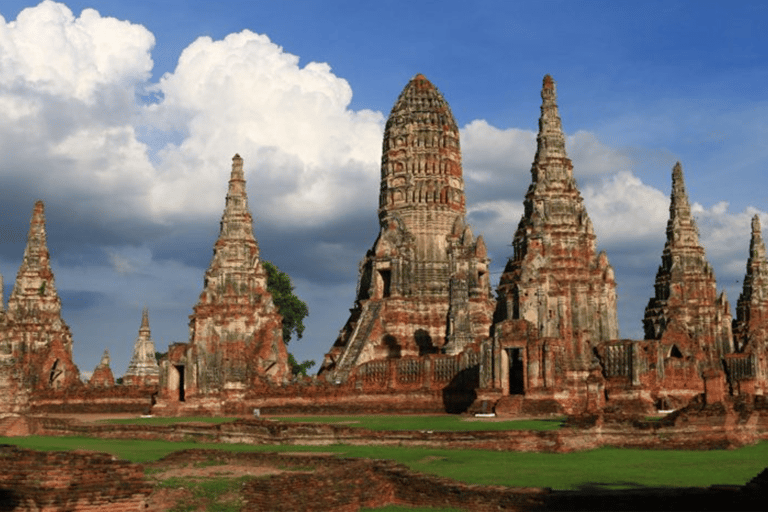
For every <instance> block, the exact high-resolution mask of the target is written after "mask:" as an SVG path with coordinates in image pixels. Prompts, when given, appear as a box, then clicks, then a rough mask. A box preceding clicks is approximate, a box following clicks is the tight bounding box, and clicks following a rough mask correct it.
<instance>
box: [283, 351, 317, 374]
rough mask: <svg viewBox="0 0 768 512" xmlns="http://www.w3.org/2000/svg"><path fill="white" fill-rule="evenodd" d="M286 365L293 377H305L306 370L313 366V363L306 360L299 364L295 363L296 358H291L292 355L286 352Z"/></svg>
mask: <svg viewBox="0 0 768 512" xmlns="http://www.w3.org/2000/svg"><path fill="white" fill-rule="evenodd" d="M288 364H289V365H291V372H292V373H293V374H294V375H303V376H305V377H306V376H307V370H309V369H310V368H312V367H313V366H315V362H314V361H312V360H311V359H307V360H306V361H302V362H301V363H300V362H298V361H296V358H295V357H293V354H291V353H290V352H288Z"/></svg>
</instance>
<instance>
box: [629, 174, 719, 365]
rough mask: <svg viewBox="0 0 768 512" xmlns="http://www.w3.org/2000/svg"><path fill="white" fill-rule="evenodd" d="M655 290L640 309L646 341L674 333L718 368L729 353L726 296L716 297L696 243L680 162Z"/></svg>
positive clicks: (712, 279)
mask: <svg viewBox="0 0 768 512" xmlns="http://www.w3.org/2000/svg"><path fill="white" fill-rule="evenodd" d="M655 289H656V294H655V296H654V297H652V298H651V299H650V301H649V302H648V306H647V307H646V308H645V319H644V320H643V327H644V328H645V338H646V339H649V340H664V339H665V337H669V334H673V333H674V334H677V335H680V336H683V337H687V338H689V341H687V342H686V345H691V347H690V349H691V350H697V351H700V352H701V355H702V356H703V357H704V359H705V360H706V362H707V363H709V364H711V365H713V366H719V364H718V363H719V361H720V359H721V358H722V357H723V356H724V355H725V354H728V353H730V352H732V351H733V335H732V331H731V314H730V306H729V305H728V299H727V298H726V296H725V292H722V293H721V294H719V295H718V293H717V283H716V281H715V272H714V270H712V266H711V265H710V264H709V262H708V261H707V259H706V256H705V255H704V248H703V247H702V246H701V244H700V243H699V230H698V228H697V227H696V221H695V220H694V218H693V215H692V214H691V206H690V203H689V202H688V194H687V193H686V191H685V181H684V178H683V167H682V166H681V165H680V163H679V162H678V163H677V164H675V167H674V168H673V169H672V195H671V201H670V206H669V221H668V222H667V242H666V243H665V244H664V252H663V253H662V255H661V265H660V266H659V271H658V272H657V274H656V284H655ZM668 333H669V334H668ZM670 348H671V347H670ZM678 349H680V350H683V349H682V348H681V347H678ZM686 349H688V347H686Z"/></svg>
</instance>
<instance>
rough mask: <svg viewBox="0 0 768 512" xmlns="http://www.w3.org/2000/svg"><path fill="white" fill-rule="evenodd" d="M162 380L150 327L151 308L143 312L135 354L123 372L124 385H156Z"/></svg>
mask: <svg viewBox="0 0 768 512" xmlns="http://www.w3.org/2000/svg"><path fill="white" fill-rule="evenodd" d="M159 382H160V366H159V365H158V364H157V359H156V357H155V343H154V342H153V341H152V332H151V331H150V329H149V310H148V309H147V308H144V309H143V310H142V312H141V327H139V335H138V337H137V338H136V342H135V343H134V344H133V356H132V357H131V362H130V363H128V370H126V372H125V374H123V385H124V386H155V385H157V384H158V383H159Z"/></svg>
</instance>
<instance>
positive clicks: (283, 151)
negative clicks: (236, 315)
mask: <svg viewBox="0 0 768 512" xmlns="http://www.w3.org/2000/svg"><path fill="white" fill-rule="evenodd" d="M24 9H28V10H26V11H24ZM84 9H86V10H85V11H84ZM22 11H23V12H22ZM0 16H2V17H3V19H2V20H0V211H1V212H2V221H0V237H2V239H0V242H2V243H0V272H2V274H3V276H4V278H5V296H6V298H7V295H8V293H9V290H10V286H11V285H12V282H13V278H14V276H15V275H16V271H17V269H18V265H19V263H20V260H21V256H22V254H23V246H24V240H25V237H26V232H27V229H28V222H29V215H30V213H31V211H32V205H33V203H34V200H35V199H38V198H39V199H43V200H44V201H45V202H46V207H47V217H48V235H49V238H48V242H49V249H50V251H51V253H52V258H53V270H54V273H55V275H56V280H57V281H56V284H57V288H58V290H59V292H60V294H61V296H62V299H63V302H64V306H63V307H64V312H63V315H64V319H65V321H67V323H68V324H69V325H70V327H71V328H72V331H73V336H74V340H75V345H74V352H75V361H76V362H77V363H78V365H79V366H80V368H81V370H82V371H85V372H88V371H90V370H92V369H93V367H95V366H96V364H97V363H98V361H99V357H100V355H101V352H102V351H103V349H104V348H109V350H110V352H111V353H112V359H113V364H112V367H113V370H114V372H115V373H116V374H117V375H120V374H122V372H124V371H125V368H126V367H127V364H128V360H129V358H130V355H131V350H132V346H133V341H134V339H135V337H136V334H137V331H138V327H139V323H140V319H141V308H142V307H143V306H144V305H147V306H148V307H149V310H150V321H151V325H152V331H153V337H154V339H155V343H156V345H157V346H158V348H159V349H164V348H165V347H166V346H167V345H168V344H169V343H171V342H175V341H185V340H186V338H187V321H188V318H187V317H188V315H189V314H190V313H191V309H192V306H193V304H194V303H195V301H196V300H197V296H198V294H199V293H200V290H201V288H202V278H203V272H204V269H205V267H206V266H207V264H208V262H209V259H210V255H211V248H212V245H213V242H214V240H215V238H216V235H217V230H218V221H219V218H220V215H221V211H222V209H223V206H224V194H225V192H226V180H227V177H228V173H229V168H230V159H231V157H232V155H233V154H234V153H235V152H238V153H240V154H241V155H242V156H243V158H244V159H245V170H246V179H247V180H248V193H249V198H250V206H251V209H252V211H253V213H254V216H255V218H256V222H255V231H256V236H257V238H258V240H259V243H260V246H261V251H262V257H263V258H264V259H268V260H270V261H272V262H274V263H275V264H277V265H278V266H279V267H280V268H281V269H283V270H285V271H287V272H288V273H289V274H290V275H291V276H293V278H294V282H295V284H296V287H297V291H298V293H299V295H300V296H302V298H304V299H305V300H306V302H307V303H308V304H309V307H310V317H309V319H308V322H307V331H306V333H305V337H304V338H303V339H302V340H294V341H293V342H292V343H291V345H290V347H289V348H290V350H291V351H293V352H294V353H295V354H296V355H297V357H299V358H300V359H305V358H311V359H315V360H318V361H319V360H320V359H321V358H322V355H323V354H324V352H325V351H326V350H327V349H328V348H329V347H330V346H331V344H332V343H333V341H334V339H335V336H336V334H337V333H338V330H339V329H340V328H341V327H342V325H343V323H344V322H345V320H346V317H347V314H348V308H349V307H350V306H351V305H352V300H353V298H354V291H355V286H356V281H357V268H358V267H357V265H358V262H359V261H360V259H361V258H362V257H363V256H364V254H365V251H366V250H367V249H368V248H370V246H371V245H372V243H373V241H374V240H375V237H376V234H377V229H378V227H377V220H376V208H377V205H378V181H379V169H378V165H379V159H380V151H381V136H382V130H383V123H384V121H385V119H386V116H387V115H388V113H389V110H390V109H391V107H392V105H393V104H394V101H395V99H396V98H397V96H398V94H399V93H400V91H401V90H402V88H403V87H404V86H405V84H406V83H407V82H408V80H409V79H410V78H411V77H412V76H413V75H415V74H416V73H423V74H425V75H426V76H427V77H428V78H429V79H430V80H431V81H432V82H433V83H434V84H435V85H436V86H437V87H438V88H439V89H440V90H441V91H442V92H443V94H444V96H445V97H446V99H447V101H448V103H449V104H450V105H451V108H452V110H453V113H454V115H455V117H456V119H457V121H458V123H459V126H460V127H461V129H462V133H461V137H462V150H463V156H464V172H465V182H466V193H467V207H468V218H469V221H470V223H471V224H472V226H473V229H474V231H475V233H476V234H480V233H482V234H484V236H485V238H486V242H487V244H488V247H489V251H490V255H491V257H492V258H493V262H492V269H493V272H494V274H493V278H494V279H498V275H499V272H500V271H501V269H502V268H503V266H504V263H505V262H506V259H507V257H509V256H510V255H511V248H510V247H509V244H510V242H511V239H512V235H513V233H514V229H515V227H516V226H517V222H518V220H519V217H520V214H521V213H522V199H523V195H524V193H525V190H526V189H527V187H528V184H529V183H530V172H529V171H530V163H531V160H532V158H533V154H534V150H535V130H536V127H537V121H538V115H539V106H540V97H539V91H540V87H541V80H542V77H543V76H544V74H546V73H550V74H552V75H553V77H554V78H555V80H556V82H557V85H558V100H559V101H558V102H559V105H560V113H561V117H562V119H563V126H564V128H565V131H566V134H567V135H568V145H567V150H568V153H569V155H570V157H571V158H572V159H573V161H574V165H575V174H576V178H577V181H578V184H579V186H580V189H581V191H582V195H583V196H584V198H585V202H586V205H587V210H588V212H589V214H590V216H591V218H592V220H593V222H594V225H595V229H596V232H597V235H598V243H599V245H600V247H601V248H604V249H606V251H607V252H608V256H609V259H610V261H611V263H612V264H613V266H614V268H615V270H616V278H617V281H618V283H619V289H618V292H619V301H620V302H619V308H620V311H619V319H620V327H621V333H622V336H624V337H630V338H637V337H639V336H641V319H642V315H643V309H644V307H645V304H646V303H647V301H648V298H649V297H650V295H651V294H652V291H653V279H654V274H655V271H656V268H657V267H658V264H659V262H660V255H661V250H662V247H663V243H664V229H665V224H666V219H667V214H668V205H669V202H668V201H669V200H668V193H669V186H670V174H671V169H672V166H673V165H674V163H675V162H676V161H678V160H679V161H681V162H682V164H683V168H684V170H685V174H686V180H687V185H688V192H689V195H690V198H691V201H692V202H693V203H695V205H694V212H695V215H696V217H697V219H698V222H699V227H700V232H701V239H702V243H703V245H704V247H705V249H706V251H707V256H708V258H709V260H710V262H711V263H712V264H713V266H714V268H715V272H716V275H717V277H718V284H719V286H720V287H721V288H725V289H726V291H727V292H728V297H729V299H730V301H731V304H732V306H733V305H735V302H736V299H737V298H738V293H739V291H740V283H741V279H742V278H743V274H744V268H745V267H744V265H745V260H746V255H747V249H748V244H749V219H750V218H751V216H752V215H754V214H756V213H757V214H760V215H761V216H762V219H763V224H764V225H765V224H766V223H768V216H766V214H765V212H766V211H767V207H766V202H765V197H766V196H765V188H764V185H765V179H764V174H765V171H766V169H768V145H766V143H765V141H766V140H768V122H767V121H766V119H768V87H767V86H766V84H767V83H768V65H766V64H768V50H766V49H768V36H767V35H766V32H765V30H764V24H765V21H766V19H768V4H765V3H764V2H728V3H726V2H706V1H704V2H696V3H695V4H693V3H691V2H676V1H669V0H668V1H663V2H654V1H646V2H615V1H613V2H570V1H537V2H482V1H479V2H451V1H445V0H444V1H441V2H431V1H421V2H404V1H382V2H375V3H372V2H370V3H366V2H359V1H357V2H351V1H350V2H346V1H325V2H316V1H296V0H288V1H279V2H278V1H272V2H265V1H261V2H260V1H249V2H239V1H226V0H224V1H219V2H198V1H164V2H143V1H132V2H125V1H98V2H79V1H78V2H75V1H70V2H65V3H54V2H43V3H42V4H39V5H38V4H37V3H36V2H23V1H15V0H4V1H3V3H2V5H0Z"/></svg>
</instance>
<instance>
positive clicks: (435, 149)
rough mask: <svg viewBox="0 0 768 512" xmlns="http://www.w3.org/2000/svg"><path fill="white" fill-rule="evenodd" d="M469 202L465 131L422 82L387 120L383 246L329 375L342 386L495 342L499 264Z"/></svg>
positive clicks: (364, 272) (366, 271)
mask: <svg viewBox="0 0 768 512" xmlns="http://www.w3.org/2000/svg"><path fill="white" fill-rule="evenodd" d="M464 201H465V200H464V181H463V177H462V168H461V150H460V147H459V128H458V126H457V124H456V121H455V119H454V118H453V114H452V113H451V110H450V108H449V106H448V104H447V103H446V101H445V99H444V98H443V96H442V94H440V92H439V91H438V90H437V88H435V86H434V85H432V83H430V82H429V80H427V79H426V78H425V77H424V76H423V75H416V76H415V77H413V79H412V80H411V81H410V82H409V83H408V84H407V85H406V86H405V88H404V89H403V91H402V93H401V94H400V96H399V98H398V99H397V101H396V103H395V105H394V107H393V108H392V112H391V113H390V115H389V119H388V120H387V124H386V128H385V131H384V142H383V154H382V158H381V190H380V194H379V222H380V226H381V228H380V232H379V236H378V238H377V239H376V242H375V243H374V245H373V248H372V249H371V250H370V251H368V254H367V255H366V256H365V258H364V259H363V261H362V263H361V265H360V267H361V270H360V280H359V284H358V290H357V298H356V301H355V306H354V308H353V309H352V314H351V316H350V319H349V321H348V322H347V324H346V325H345V326H344V328H343V329H342V330H341V333H340V335H339V338H338V339H337V340H336V342H335V344H334V346H333V347H332V349H331V351H330V352H329V353H328V354H327V355H326V357H325V360H324V362H323V365H322V367H321V369H320V373H321V374H323V375H325V376H326V377H328V378H329V379H330V380H332V381H337V382H342V381H345V380H346V379H347V377H348V376H349V375H350V372H352V371H353V370H354V369H355V368H357V367H358V366H360V365H362V364H364V363H366V362H368V361H373V360H376V359H382V358H383V359H386V358H400V357H412V356H414V357H423V356H426V355H428V354H432V353H438V352H445V353H448V354H458V353H460V352H461V351H463V350H464V349H465V348H466V347H467V346H469V345H471V344H473V343H478V342H479V341H480V340H482V339H483V338H484V337H486V336H487V335H488V330H489V327H490V324H491V317H492V311H493V301H492V299H491V291H490V284H489V278H488V262H489V260H488V257H487V254H486V249H485V244H484V243H483V240H482V237H478V238H477V239H475V238H474V236H473V234H472V230H471V229H470V228H469V226H468V225H467V224H466V221H465V214H466V209H465V205H464Z"/></svg>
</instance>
